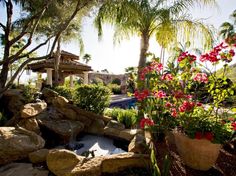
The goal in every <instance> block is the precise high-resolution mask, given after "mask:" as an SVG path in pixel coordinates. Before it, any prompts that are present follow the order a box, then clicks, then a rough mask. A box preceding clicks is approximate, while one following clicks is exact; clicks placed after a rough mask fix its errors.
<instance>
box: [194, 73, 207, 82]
mask: <svg viewBox="0 0 236 176" xmlns="http://www.w3.org/2000/svg"><path fill="white" fill-rule="evenodd" d="M193 80H194V81H196V82H200V83H208V77H207V74H206V73H197V74H196V75H195V76H194V77H193Z"/></svg>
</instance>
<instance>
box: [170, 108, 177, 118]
mask: <svg viewBox="0 0 236 176" xmlns="http://www.w3.org/2000/svg"><path fill="white" fill-rule="evenodd" d="M171 116H173V117H177V111H176V109H175V108H172V109H171Z"/></svg>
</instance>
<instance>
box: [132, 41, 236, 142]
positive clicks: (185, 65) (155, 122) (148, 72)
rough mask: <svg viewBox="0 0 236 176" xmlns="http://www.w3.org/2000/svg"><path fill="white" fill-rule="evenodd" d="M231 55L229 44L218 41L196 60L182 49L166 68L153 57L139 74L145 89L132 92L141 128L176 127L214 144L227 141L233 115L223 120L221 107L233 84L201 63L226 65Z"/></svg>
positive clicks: (234, 124) (234, 125) (233, 125)
mask: <svg viewBox="0 0 236 176" xmlns="http://www.w3.org/2000/svg"><path fill="white" fill-rule="evenodd" d="M234 55H235V52H234V50H233V47H231V46H228V45H226V44H225V43H221V44H220V45H218V46H216V47H214V48H213V50H212V51H210V52H209V53H206V54H203V55H201V56H200V57H199V59H197V57H196V56H195V55H192V54H190V53H188V52H183V53H181V54H180V55H179V57H178V58H177V59H176V62H175V63H168V66H167V68H166V69H163V65H162V64H161V63H160V62H159V59H158V58H155V57H153V60H152V62H151V63H149V64H147V66H146V67H145V68H144V69H143V71H142V72H141V73H140V78H141V79H142V80H143V81H144V82H145V89H144V90H142V91H136V92H135V93H134V95H135V97H136V98H137V100H138V106H140V109H141V111H142V112H143V114H145V118H143V119H141V121H140V126H141V128H149V129H151V130H153V132H158V133H162V132H165V131H166V130H170V129H173V128H176V127H177V128H178V129H179V130H180V131H181V132H183V133H185V134H186V135H188V136H189V137H191V138H196V139H202V138H205V139H208V140H210V141H212V142H214V143H224V142H226V141H227V140H229V139H230V138H231V137H232V134H233V133H234V130H236V118H231V120H225V117H224V114H225V113H222V108H221V106H222V103H223V101H224V100H225V98H227V97H229V96H232V95H234V87H233V86H232V85H228V82H227V81H226V80H227V78H226V77H225V76H224V74H223V75H222V76H221V77H217V75H216V72H213V73H212V72H210V70H209V69H207V68H206V67H205V66H204V64H203V63H205V62H210V63H211V64H212V65H217V64H219V63H224V64H225V65H224V68H226V67H227V63H229V62H231V61H232V58H233V57H234ZM198 60H199V61H200V62H197V61H198ZM224 70H226V69H224ZM199 87H204V88H205V89H206V90H207V92H208V97H207V99H208V100H210V103H208V104H207V105H206V104H203V102H201V101H199V99H198V96H197V95H198V94H197V91H198V90H199ZM231 116H233V117H235V115H234V114H231Z"/></svg>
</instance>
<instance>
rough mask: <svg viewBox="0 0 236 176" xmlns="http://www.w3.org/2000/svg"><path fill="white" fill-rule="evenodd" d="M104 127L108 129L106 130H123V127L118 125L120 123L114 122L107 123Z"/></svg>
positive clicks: (120, 124)
mask: <svg viewBox="0 0 236 176" xmlns="http://www.w3.org/2000/svg"><path fill="white" fill-rule="evenodd" d="M106 127H108V128H115V129H117V130H123V129H125V125H124V124H122V123H120V122H117V121H116V120H111V121H109V122H108V124H107V126H106Z"/></svg>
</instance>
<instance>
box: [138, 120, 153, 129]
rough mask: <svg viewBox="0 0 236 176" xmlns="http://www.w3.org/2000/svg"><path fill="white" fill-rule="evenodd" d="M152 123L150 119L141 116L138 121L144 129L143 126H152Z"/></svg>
mask: <svg viewBox="0 0 236 176" xmlns="http://www.w3.org/2000/svg"><path fill="white" fill-rule="evenodd" d="M153 125H154V122H153V120H151V119H147V118H142V119H141V121H140V127H141V128H142V129H144V128H145V126H153Z"/></svg>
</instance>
